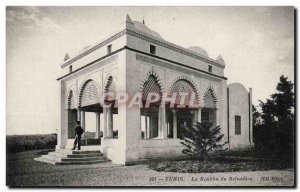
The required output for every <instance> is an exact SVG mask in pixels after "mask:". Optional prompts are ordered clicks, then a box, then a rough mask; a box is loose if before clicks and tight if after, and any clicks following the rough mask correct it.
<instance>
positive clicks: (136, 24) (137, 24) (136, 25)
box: [133, 21, 163, 39]
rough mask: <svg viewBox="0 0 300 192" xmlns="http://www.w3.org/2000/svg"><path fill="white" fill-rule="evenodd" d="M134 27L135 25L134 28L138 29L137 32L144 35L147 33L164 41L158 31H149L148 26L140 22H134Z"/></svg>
mask: <svg viewBox="0 0 300 192" xmlns="http://www.w3.org/2000/svg"><path fill="white" fill-rule="evenodd" d="M133 25H134V28H136V29H137V30H139V31H142V32H144V33H147V34H149V35H152V36H154V37H156V38H159V39H163V38H162V37H161V36H160V34H159V33H157V32H156V31H153V30H151V29H149V27H147V25H145V24H143V23H141V22H139V21H133Z"/></svg>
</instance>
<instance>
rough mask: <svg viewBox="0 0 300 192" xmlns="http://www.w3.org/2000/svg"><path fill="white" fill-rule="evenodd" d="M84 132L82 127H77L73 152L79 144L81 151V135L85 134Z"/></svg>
mask: <svg viewBox="0 0 300 192" xmlns="http://www.w3.org/2000/svg"><path fill="white" fill-rule="evenodd" d="M83 132H84V130H83V129H82V127H81V126H80V125H77V126H76V128H75V141H74V146H73V150H75V148H76V145H77V144H78V150H80V146H81V135H82V134H83Z"/></svg>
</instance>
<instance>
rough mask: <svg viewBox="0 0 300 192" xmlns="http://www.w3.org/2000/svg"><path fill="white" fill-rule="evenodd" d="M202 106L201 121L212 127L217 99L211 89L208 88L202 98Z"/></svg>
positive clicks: (214, 121) (214, 123)
mask: <svg viewBox="0 0 300 192" xmlns="http://www.w3.org/2000/svg"><path fill="white" fill-rule="evenodd" d="M203 100H204V106H203V107H202V108H201V121H202V122H211V123H212V125H213V126H215V125H216V121H217V98H216V96H215V94H214V91H213V89H212V88H209V89H208V90H207V91H206V93H205V94H204V96H203Z"/></svg>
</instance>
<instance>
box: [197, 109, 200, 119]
mask: <svg viewBox="0 0 300 192" xmlns="http://www.w3.org/2000/svg"><path fill="white" fill-rule="evenodd" d="M197 115H198V120H197V121H198V122H201V108H199V109H198V112H197Z"/></svg>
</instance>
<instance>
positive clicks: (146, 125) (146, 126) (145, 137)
mask: <svg viewBox="0 0 300 192" xmlns="http://www.w3.org/2000/svg"><path fill="white" fill-rule="evenodd" d="M144 117H145V133H144V139H148V129H149V128H148V124H147V118H148V117H147V116H144Z"/></svg>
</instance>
